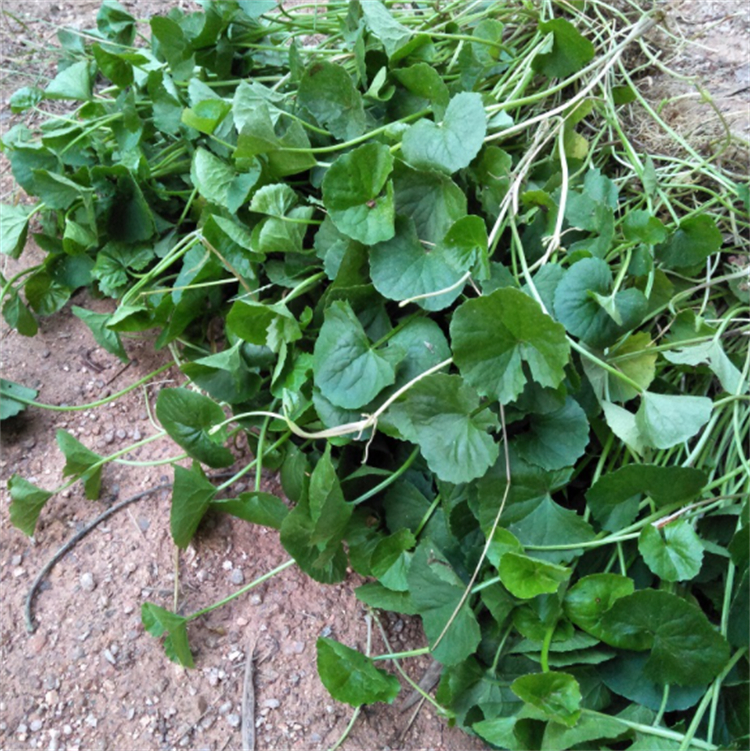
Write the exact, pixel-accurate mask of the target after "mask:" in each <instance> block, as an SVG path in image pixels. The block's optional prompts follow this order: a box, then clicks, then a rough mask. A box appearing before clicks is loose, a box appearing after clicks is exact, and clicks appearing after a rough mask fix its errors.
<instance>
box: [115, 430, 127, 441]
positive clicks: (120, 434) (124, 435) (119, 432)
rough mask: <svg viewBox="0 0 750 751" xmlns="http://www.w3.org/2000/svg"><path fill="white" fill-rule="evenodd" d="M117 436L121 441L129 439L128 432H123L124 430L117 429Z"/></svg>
mask: <svg viewBox="0 0 750 751" xmlns="http://www.w3.org/2000/svg"><path fill="white" fill-rule="evenodd" d="M115 435H116V436H117V438H118V439H119V440H121V441H122V440H124V439H125V438H127V437H128V433H127V431H126V430H123V429H122V428H118V429H117V430H116V431H115Z"/></svg>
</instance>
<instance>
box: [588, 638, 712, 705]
mask: <svg viewBox="0 0 750 751" xmlns="http://www.w3.org/2000/svg"><path fill="white" fill-rule="evenodd" d="M647 661H648V654H646V653H645V652H621V653H620V654H619V655H617V657H615V659H614V660H610V661H609V662H607V663H606V664H604V665H600V666H599V667H598V668H597V673H598V675H599V676H600V677H601V679H602V681H603V682H604V685H605V686H606V687H607V688H608V689H609V690H610V691H614V692H615V693H616V694H619V695H620V696H624V697H625V698H626V699H628V700H629V701H632V702H635V703H636V704H641V705H642V706H644V707H647V708H648V709H652V710H654V711H655V712H656V711H658V710H659V708H660V707H661V705H662V702H663V701H664V686H660V685H659V684H658V683H656V681H650V680H649V679H648V678H646V677H645V676H644V674H643V669H644V667H645V666H646V662H647ZM706 683H707V681H706ZM705 693H706V684H705V683H704V684H703V685H700V686H670V687H669V696H668V697H667V702H666V704H665V705H664V707H665V710H666V711H667V712H680V711H684V710H686V709H690V707H694V706H695V705H696V704H697V703H698V702H699V701H700V700H701V698H702V697H703V695H704V694H705Z"/></svg>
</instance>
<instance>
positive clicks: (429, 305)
mask: <svg viewBox="0 0 750 751" xmlns="http://www.w3.org/2000/svg"><path fill="white" fill-rule="evenodd" d="M466 218H467V219H468V218H469V217H466ZM452 260H453V258H451V256H450V251H448V252H446V249H445V247H444V246H438V247H437V248H433V247H429V246H427V245H424V244H422V243H421V242H420V240H419V237H418V236H417V232H416V229H415V227H414V222H413V221H412V220H411V219H407V218H406V217H403V216H399V217H398V219H397V221H396V235H395V237H393V238H392V239H390V240H386V241H385V242H381V243H378V244H377V245H374V246H373V247H372V248H371V249H370V273H371V275H372V283H373V284H374V285H375V289H377V290H378V292H380V294H382V295H383V296H384V297H387V298H388V299H390V300H406V299H408V298H411V297H415V296H417V295H425V294H432V293H434V292H438V291H440V290H442V289H446V288H448V287H453V289H452V290H450V291H448V292H444V293H442V294H440V295H433V296H432V297H427V298H424V299H421V300H417V301H416V303H417V305H419V307H421V308H424V309H425V310H430V311H436V310H443V309H444V308H447V307H448V306H449V305H451V304H452V303H453V302H454V301H455V300H456V298H457V297H458V296H459V295H460V294H461V292H462V289H463V285H460V286H456V283H457V282H459V281H460V280H461V277H462V276H463V271H462V270H460V269H458V268H456V267H455V266H453V265H452V263H451V261H452Z"/></svg>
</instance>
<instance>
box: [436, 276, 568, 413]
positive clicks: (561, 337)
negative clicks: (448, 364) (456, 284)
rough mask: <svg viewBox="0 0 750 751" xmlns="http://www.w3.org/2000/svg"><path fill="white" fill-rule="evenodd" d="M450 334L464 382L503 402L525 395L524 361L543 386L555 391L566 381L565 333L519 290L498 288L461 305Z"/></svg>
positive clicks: (566, 350)
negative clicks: (489, 293) (564, 379)
mask: <svg viewBox="0 0 750 751" xmlns="http://www.w3.org/2000/svg"><path fill="white" fill-rule="evenodd" d="M450 334H451V343H452V345H453V354H454V359H455V361H456V364H457V365H458V367H459V369H460V370H461V373H462V374H463V375H464V377H465V378H466V380H467V381H468V382H469V383H470V384H471V385H472V386H474V387H475V388H476V389H477V391H478V392H479V393H480V394H481V395H482V396H491V397H492V398H494V399H498V400H499V401H500V402H502V403H503V404H508V403H509V402H512V401H513V400H514V399H516V398H518V396H519V394H520V393H521V392H522V391H523V388H524V385H525V383H526V375H525V373H524V368H523V363H524V362H525V363H526V365H527V366H528V370H529V372H530V373H531V377H532V378H533V379H534V380H535V381H536V382H537V383H538V384H539V385H541V386H549V387H551V388H556V387H557V386H558V385H559V384H560V383H561V382H562V380H563V378H564V377H565V365H566V363H567V362H568V358H569V354H570V349H569V345H568V342H567V340H566V338H565V330H564V329H563V327H562V326H561V325H560V324H559V323H555V322H554V321H553V320H552V319H551V318H550V317H549V316H548V315H546V314H545V313H544V312H543V311H542V309H541V307H540V306H539V304H538V303H537V302H536V301H534V300H532V298H530V297H529V296H528V295H525V294H524V293H523V292H521V291H520V290H517V289H511V288H506V289H498V290H496V291H495V292H493V293H492V294H491V295H486V296H484V297H480V298H476V299H474V300H469V301H467V302H465V303H464V304H463V305H461V307H459V308H458V309H457V310H456V312H455V313H454V314H453V320H452V321H451V326H450Z"/></svg>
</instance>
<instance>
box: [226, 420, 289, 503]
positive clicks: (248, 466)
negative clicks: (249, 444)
mask: <svg viewBox="0 0 750 751" xmlns="http://www.w3.org/2000/svg"><path fill="white" fill-rule="evenodd" d="M229 422H231V420H229ZM291 435H292V432H291V431H290V430H289V431H287V432H286V433H284V435H282V436H281V438H279V439H278V440H277V441H275V442H274V443H272V444H271V445H270V446H269V447H268V448H267V449H266V450H265V452H264V454H270V453H271V452H272V451H275V450H276V449H277V448H279V447H280V446H283V445H284V444H285V443H286V442H287V441H288V440H289V436H291ZM257 463H258V457H257V456H256V457H255V459H253V460H252V461H251V462H249V463H248V464H246V465H245V466H244V467H243V468H242V469H241V470H240V471H239V472H237V473H236V474H234V475H232V476H231V477H230V478H229V479H228V480H227V481H226V482H223V483H222V484H221V485H219V486H218V487H217V488H216V492H217V493H218V492H219V491H222V490H226V489H227V488H228V487H229V486H230V485H232V484H234V483H235V482H237V480H239V479H240V478H241V477H244V476H245V475H246V474H247V473H248V472H249V471H250V470H251V469H252V468H253V467H255V466H256V465H257Z"/></svg>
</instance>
